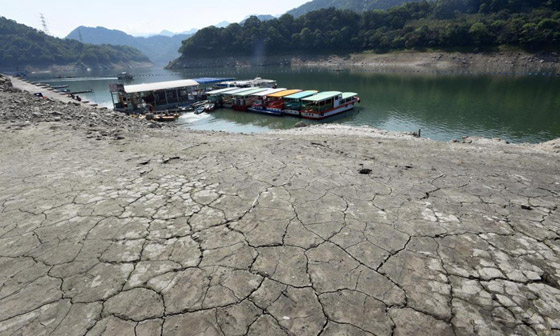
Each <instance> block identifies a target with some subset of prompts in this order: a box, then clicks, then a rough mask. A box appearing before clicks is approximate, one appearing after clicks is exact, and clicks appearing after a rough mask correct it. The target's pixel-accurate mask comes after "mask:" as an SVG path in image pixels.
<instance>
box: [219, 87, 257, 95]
mask: <svg viewBox="0 0 560 336" xmlns="http://www.w3.org/2000/svg"><path fill="white" fill-rule="evenodd" d="M229 89H233V90H232V91H228V92H224V95H228V96H229V95H232V96H233V95H234V94H236V93H241V92H243V91H249V90H253V89H254V87H248V88H238V87H234V88H229Z"/></svg>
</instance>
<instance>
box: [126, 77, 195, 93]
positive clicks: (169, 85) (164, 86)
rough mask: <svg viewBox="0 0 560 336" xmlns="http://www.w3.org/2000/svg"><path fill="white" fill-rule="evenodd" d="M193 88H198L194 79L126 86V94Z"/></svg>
mask: <svg viewBox="0 0 560 336" xmlns="http://www.w3.org/2000/svg"><path fill="white" fill-rule="evenodd" d="M191 86H198V82H197V81H194V80H192V79H181V80H175V81H167V82H157V83H145V84H134V85H125V86H124V92H126V93H136V92H146V91H158V90H169V89H178V88H183V87H191Z"/></svg>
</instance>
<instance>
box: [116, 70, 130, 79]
mask: <svg viewBox="0 0 560 336" xmlns="http://www.w3.org/2000/svg"><path fill="white" fill-rule="evenodd" d="M117 79H118V80H133V79H134V75H132V74H130V73H128V72H124V71H123V72H121V73H120V74H118V75H117Z"/></svg>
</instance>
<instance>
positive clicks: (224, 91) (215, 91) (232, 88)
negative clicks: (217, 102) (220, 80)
mask: <svg viewBox="0 0 560 336" xmlns="http://www.w3.org/2000/svg"><path fill="white" fill-rule="evenodd" d="M237 89H238V88H235V87H229V88H225V89H219V90H213V91H208V92H206V94H207V95H215V94H221V93H222V94H223V93H226V92H229V91H233V90H237Z"/></svg>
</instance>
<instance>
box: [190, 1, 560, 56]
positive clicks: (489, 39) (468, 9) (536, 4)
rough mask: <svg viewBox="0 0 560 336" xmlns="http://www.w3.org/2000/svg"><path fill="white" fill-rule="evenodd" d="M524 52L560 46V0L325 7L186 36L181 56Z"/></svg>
mask: <svg viewBox="0 0 560 336" xmlns="http://www.w3.org/2000/svg"><path fill="white" fill-rule="evenodd" d="M500 45H507V46H513V47H518V48H522V49H526V50H542V49H557V48H558V47H559V46H560V0H548V1H542V0H439V1H434V2H426V1H423V2H412V3H407V4H405V5H402V6H399V7H393V8H391V9H389V10H387V11H381V10H374V11H366V12H363V13H356V12H352V11H350V10H335V9H333V8H330V9H322V10H318V11H314V12H310V13H308V14H306V15H304V16H301V17H299V18H294V17H293V16H291V15H283V16H282V17H280V18H279V19H274V20H270V21H266V22H261V21H259V20H258V19H257V18H254V17H253V18H250V19H249V20H247V21H246V22H245V24H244V25H243V26H240V25H238V24H232V25H229V26H228V27H226V28H215V27H209V28H205V29H202V30H200V31H198V32H197V33H196V34H195V35H194V36H193V37H191V38H190V39H188V40H186V41H183V45H182V47H181V53H182V55H183V57H186V58H188V57H191V58H192V57H201V56H204V57H213V56H216V57H217V56H224V55H228V56H229V55H238V56H250V55H252V54H255V53H256V52H258V53H261V54H262V53H265V54H267V55H282V54H284V55H290V54H292V55H294V54H304V53H305V54H327V53H348V52H360V51H365V50H375V51H391V50H401V49H417V50H423V49H426V48H438V49H456V50H475V49H477V48H479V49H492V48H495V47H497V46H500Z"/></svg>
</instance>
